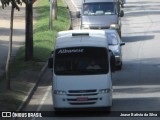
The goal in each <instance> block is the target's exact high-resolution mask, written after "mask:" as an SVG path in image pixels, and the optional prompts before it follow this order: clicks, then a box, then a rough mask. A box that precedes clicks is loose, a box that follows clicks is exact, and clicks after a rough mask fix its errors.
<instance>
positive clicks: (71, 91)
mask: <svg viewBox="0 0 160 120" xmlns="http://www.w3.org/2000/svg"><path fill="white" fill-rule="evenodd" d="M68 92H69V93H93V92H96V90H69V91H68Z"/></svg>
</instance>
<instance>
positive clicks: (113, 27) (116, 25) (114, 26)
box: [110, 24, 119, 29]
mask: <svg viewBox="0 0 160 120" xmlns="http://www.w3.org/2000/svg"><path fill="white" fill-rule="evenodd" d="M110 28H111V29H119V25H118V24H111V25H110Z"/></svg>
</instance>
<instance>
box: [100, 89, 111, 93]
mask: <svg viewBox="0 0 160 120" xmlns="http://www.w3.org/2000/svg"><path fill="white" fill-rule="evenodd" d="M110 91H111V90H110V89H101V90H99V93H100V94H104V93H109V92H110Z"/></svg>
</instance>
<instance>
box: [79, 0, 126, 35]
mask: <svg viewBox="0 0 160 120" xmlns="http://www.w3.org/2000/svg"><path fill="white" fill-rule="evenodd" d="M123 15H124V12H123V11H122V10H121V7H120V2H119V0H83V2H82V6H81V15H80V13H79V12H78V13H77V16H78V17H81V29H110V28H112V29H116V30H117V32H118V33H119V35H120V36H121V17H123Z"/></svg>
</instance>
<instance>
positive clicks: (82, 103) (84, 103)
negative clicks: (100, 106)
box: [70, 102, 96, 105]
mask: <svg viewBox="0 0 160 120" xmlns="http://www.w3.org/2000/svg"><path fill="white" fill-rule="evenodd" d="M95 103H96V102H81V103H70V104H71V105H91V104H95Z"/></svg>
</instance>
